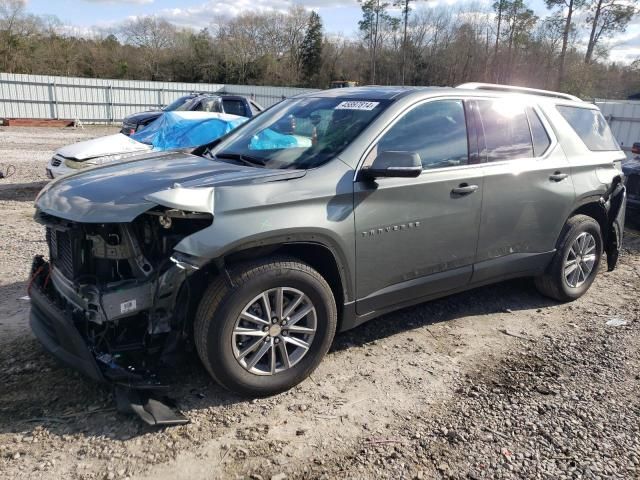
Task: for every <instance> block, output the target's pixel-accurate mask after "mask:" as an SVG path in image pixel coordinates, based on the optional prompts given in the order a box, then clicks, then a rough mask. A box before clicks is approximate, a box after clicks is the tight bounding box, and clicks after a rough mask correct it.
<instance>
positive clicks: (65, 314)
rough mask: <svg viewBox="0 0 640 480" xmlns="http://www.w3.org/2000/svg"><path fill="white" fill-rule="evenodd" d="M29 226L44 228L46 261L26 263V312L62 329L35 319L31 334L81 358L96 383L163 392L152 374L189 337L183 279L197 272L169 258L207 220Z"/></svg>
mask: <svg viewBox="0 0 640 480" xmlns="http://www.w3.org/2000/svg"><path fill="white" fill-rule="evenodd" d="M36 220H37V221H38V222H39V223H41V224H43V225H44V226H45V227H46V239H47V243H48V246H49V261H48V262H47V261H45V259H44V258H43V257H42V256H38V257H36V258H35V259H34V263H33V267H32V276H31V282H30V285H29V289H30V292H29V293H30V295H31V297H32V304H33V308H35V309H36V310H37V309H44V310H45V311H47V313H48V314H50V311H51V310H55V312H57V314H58V317H60V321H61V322H66V325H55V324H53V323H56V322H55V321H53V322H52V321H51V320H50V319H47V318H46V317H47V316H46V315H40V316H37V318H38V320H39V323H40V325H36V326H35V327H36V328H35V329H34V331H36V334H37V335H38V331H42V330H43V329H44V330H48V331H47V332H45V334H46V335H47V336H48V337H51V338H53V339H54V341H55V342H57V343H59V344H64V342H65V341H66V342H67V343H69V342H71V343H74V345H73V346H72V348H68V346H67V348H66V350H70V351H73V352H75V355H76V356H80V357H83V356H84V358H83V360H84V363H85V364H86V368H85V369H84V373H85V374H88V375H89V376H90V377H93V378H94V379H96V380H100V381H105V380H106V381H108V382H110V383H113V384H115V385H120V386H126V387H127V388H129V389H144V390H154V389H163V388H165V387H166V383H165V382H164V381H163V379H162V378H161V376H160V375H159V372H160V371H161V370H162V369H161V368H160V367H162V366H164V365H172V364H173V363H175V355H176V354H177V352H178V346H180V345H181V343H182V342H183V341H184V340H185V339H187V338H188V336H189V335H188V329H189V328H190V325H189V323H188V322H187V319H188V318H190V317H189V315H191V314H192V313H193V312H190V308H192V307H191V306H192V304H194V303H195V302H192V301H191V300H192V299H193V298H194V297H193V295H194V293H193V289H194V288H195V289H197V287H194V286H192V280H190V278H189V277H190V276H192V275H194V274H196V273H197V270H196V269H195V268H185V267H184V265H182V264H181V262H180V261H178V260H176V259H175V258H173V257H172V255H173V248H174V247H175V245H176V244H178V243H179V242H180V241H181V240H182V239H183V238H185V237H186V236H188V235H190V234H192V233H194V232H196V231H198V230H201V229H203V228H206V227H207V226H209V225H211V222H212V221H213V217H212V215H211V214H207V213H197V212H196V213H192V212H184V211H181V210H175V209H166V208H156V209H152V210H149V211H148V212H146V213H144V214H142V215H140V216H138V217H137V218H136V219H135V220H134V221H133V222H131V223H120V224H92V223H76V222H71V221H68V220H64V219H60V218H57V217H53V216H50V215H48V214H45V213H43V212H41V211H39V212H38V213H37V214H36ZM43 302H44V304H43ZM49 316H50V315H49ZM37 327H40V328H39V330H38V328H37ZM60 328H64V330H65V331H64V332H59V331H58V330H59V329H60ZM69 330H76V331H77V332H70V331H69ZM38 336H39V337H40V335H38ZM78 336H79V337H80V338H77V337H78ZM74 338H75V342H74ZM65 339H66V340H65ZM43 343H44V344H45V347H47V344H46V342H43ZM81 343H83V344H84V346H85V351H81V350H83V348H82V346H81V345H80V344H81ZM79 350H80V351H79ZM87 353H88V355H87ZM74 360H75V359H74ZM77 363H78V362H76V361H74V364H76V365H74V366H75V367H76V368H77V366H78V365H77ZM80 363H82V362H80ZM91 363H94V364H95V365H94V366H92V367H93V368H89V365H90V364H91ZM87 369H89V370H90V371H87Z"/></svg>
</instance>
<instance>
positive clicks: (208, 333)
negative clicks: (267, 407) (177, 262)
mask: <svg viewBox="0 0 640 480" xmlns="http://www.w3.org/2000/svg"><path fill="white" fill-rule="evenodd" d="M230 280H231V282H229V280H228V279H226V278H225V277H223V276H220V277H219V278H217V279H216V280H214V282H213V283H212V284H211V285H210V286H209V288H208V289H207V291H206V292H205V294H204V297H203V300H202V301H201V303H200V306H199V308H198V312H197V314H196V320H195V325H194V337H195V344H196V349H197V351H198V354H199V356H200V358H201V360H202V362H203V363H204V365H205V367H206V369H207V370H208V371H209V373H210V374H211V376H212V377H213V378H214V379H215V380H216V381H217V382H218V383H220V384H221V385H222V386H224V387H226V388H227V389H229V390H232V391H234V392H236V393H239V394H242V395H249V396H266V395H273V394H276V393H279V392H282V391H284V390H287V389H289V388H291V387H293V386H294V385H296V384H298V383H300V382H301V381H302V380H304V379H305V378H306V377H308V376H309V375H310V374H311V372H312V371H313V370H314V369H315V368H316V367H317V366H318V364H319V363H320V361H321V360H322V358H323V357H324V355H325V354H326V352H327V350H328V349H329V347H330V345H331V342H332V340H333V337H334V334H335V331H336V324H337V310H336V305H335V300H334V297H333V294H332V291H331V288H330V287H329V285H328V284H327V282H326V281H325V279H324V278H323V277H322V276H321V275H320V274H319V273H318V272H317V271H315V270H314V269H313V268H311V267H310V266H309V265H307V264H305V263H302V262H300V261H298V260H295V259H292V258H277V259H276V258H272V259H265V260H259V261H255V262H252V263H248V264H243V265H239V266H237V267H235V268H233V269H232V271H231V272H230Z"/></svg>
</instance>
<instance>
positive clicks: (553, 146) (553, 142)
mask: <svg viewBox="0 0 640 480" xmlns="http://www.w3.org/2000/svg"><path fill="white" fill-rule="evenodd" d="M501 98H504V97H500V96H482V95H455V96H453V95H451V96H449V95H447V96H442V97H432V98H426V99H423V100H420V101H418V102H416V103H414V104H412V105H409V106H408V107H406V108H405V109H403V110H402V111H400V112H399V113H398V115H396V116H395V117H394V118H393V120H392V121H391V122H389V124H388V125H387V126H386V127H385V128H384V129H383V130H382V131H381V132H380V133H378V135H376V137H375V138H374V139H373V141H372V142H371V143H370V144H369V146H368V147H367V148H366V149H365V151H364V153H363V154H362V155H361V156H360V159H359V160H358V165H357V166H356V169H355V171H354V174H353V181H354V182H355V181H357V178H358V173H359V172H360V170H362V168H363V167H364V166H365V160H366V158H367V157H368V156H369V154H370V153H371V151H372V150H373V149H374V147H375V146H376V145H377V144H378V142H379V141H380V139H381V138H382V137H383V136H384V135H385V134H386V133H387V132H388V131H389V130H390V129H391V128H392V127H393V126H394V125H395V124H396V123H398V121H400V119H401V118H402V117H403V116H404V115H405V114H407V113H408V112H410V111H411V110H413V109H414V108H417V107H419V106H421V105H423V104H425V103H429V102H436V101H441V100H459V101H461V102H465V101H469V100H497V99H501ZM522 104H523V105H527V106H530V107H531V108H533V110H534V111H535V113H536V114H537V115H538V118H539V119H540V121H541V122H542V125H543V127H544V129H545V131H546V132H547V135H548V136H549V140H550V144H549V146H548V147H547V149H546V150H545V151H544V153H543V154H542V155H541V156H538V157H519V158H512V159H509V160H502V161H498V162H487V161H482V162H480V163H473V164H467V165H456V166H452V167H439V168H429V169H424V168H423V169H422V173H421V174H420V175H419V177H421V176H422V175H424V174H426V173H429V172H442V171H456V170H462V169H474V168H480V167H484V166H487V165H508V164H511V163H515V162H518V163H522V162H523V161H541V160H546V159H547V158H549V157H550V156H551V155H552V153H553V152H554V150H555V149H556V147H557V146H558V139H557V137H556V134H555V132H554V130H553V128H552V127H551V122H549V119H548V118H547V117H546V115H545V114H544V112H543V111H542V109H541V108H540V106H539V105H538V104H537V103H536V102H535V101H533V99H528V98H525V99H523V102H522ZM524 113H525V115H526V111H525V112H524ZM466 118H467V113H466V111H465V119H466ZM528 122H529V120H528V117H527V123H528ZM467 135H468V130H467ZM483 135H484V133H483ZM531 147H532V151H533V150H534V149H533V138H531ZM419 177H418V178H419Z"/></svg>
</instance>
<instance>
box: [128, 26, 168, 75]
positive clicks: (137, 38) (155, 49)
mask: <svg viewBox="0 0 640 480" xmlns="http://www.w3.org/2000/svg"><path fill="white" fill-rule="evenodd" d="M120 31H121V33H122V35H123V36H124V38H125V40H126V41H127V42H128V43H130V44H132V45H135V46H137V47H139V48H140V49H141V50H143V51H144V52H145V55H144V57H143V60H144V64H145V65H146V67H147V68H148V70H149V73H150V74H151V79H152V80H156V79H158V78H159V77H160V65H161V63H162V60H163V57H164V53H165V52H166V50H167V49H169V48H170V47H172V46H173V45H174V43H175V40H176V28H175V27H174V26H173V25H171V24H170V23H169V22H167V21H166V20H164V19H161V18H157V17H153V16H149V17H138V18H136V19H134V20H130V21H128V22H126V23H125V24H124V25H123V26H122V28H121V30H120Z"/></svg>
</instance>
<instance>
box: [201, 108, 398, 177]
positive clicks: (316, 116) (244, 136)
mask: <svg viewBox="0 0 640 480" xmlns="http://www.w3.org/2000/svg"><path fill="white" fill-rule="evenodd" d="M388 105H389V101H388V100H375V101H369V100H349V99H345V98H293V99H289V100H284V101H283V102H281V103H280V104H279V105H277V106H275V107H273V108H271V109H269V110H267V111H265V112H263V113H262V114H261V115H259V116H258V117H255V119H254V120H253V121H251V122H249V123H248V124H247V125H246V126H245V127H241V128H240V129H239V130H238V131H237V132H236V133H235V134H232V135H231V136H230V137H229V138H228V139H226V140H225V141H223V142H222V143H221V144H220V145H218V146H216V147H215V148H214V149H213V151H212V152H211V153H212V154H213V155H214V156H215V157H216V158H218V159H221V160H232V161H236V162H240V163H245V164H251V165H258V166H262V167H266V168H273V169H287V168H292V169H293V168H296V169H297V168H302V169H309V168H314V167H318V166H320V165H322V164H323V163H326V162H327V161H329V160H330V159H332V158H333V157H335V156H336V155H338V154H339V153H340V152H341V151H342V150H344V149H345V148H346V147H347V145H349V144H350V143H351V142H352V141H353V140H354V139H355V138H356V137H357V136H358V135H359V134H360V132H362V131H363V130H364V129H365V128H366V127H367V126H368V125H369V124H370V123H371V122H372V121H373V119H374V118H376V117H377V116H378V115H379V114H380V112H382V111H383V110H384V109H385V108H386V107H387V106H388Z"/></svg>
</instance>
